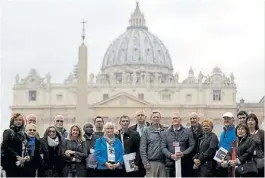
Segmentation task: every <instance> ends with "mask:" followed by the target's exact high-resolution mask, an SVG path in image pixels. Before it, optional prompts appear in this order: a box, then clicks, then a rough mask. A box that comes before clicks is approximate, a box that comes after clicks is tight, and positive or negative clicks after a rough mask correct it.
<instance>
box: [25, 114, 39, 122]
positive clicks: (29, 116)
mask: <svg viewBox="0 0 265 178" xmlns="http://www.w3.org/2000/svg"><path fill="white" fill-rule="evenodd" d="M31 117H35V119H36V121H37V116H36V115H35V114H29V115H27V117H26V120H27V121H28V120H29V118H31Z"/></svg>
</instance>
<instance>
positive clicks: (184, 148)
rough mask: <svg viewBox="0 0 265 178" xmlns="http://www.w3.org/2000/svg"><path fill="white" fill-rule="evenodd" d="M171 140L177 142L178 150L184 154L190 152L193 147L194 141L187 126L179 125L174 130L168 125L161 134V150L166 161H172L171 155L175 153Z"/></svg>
mask: <svg viewBox="0 0 265 178" xmlns="http://www.w3.org/2000/svg"><path fill="white" fill-rule="evenodd" d="M173 142H179V147H180V151H181V152H182V153H183V154H184V156H186V155H188V154H190V153H191V152H192V151H193V149H194V147H195V141H194V138H193V135H192V132H191V130H190V129H188V128H184V127H183V126H180V129H179V130H176V131H174V129H173V126H171V127H169V128H168V129H167V130H166V131H164V132H163V134H162V145H161V147H162V152H163V154H164V155H165V156H166V162H172V161H173V160H172V159H171V157H170V156H171V155H172V154H175V147H174V146H173Z"/></svg>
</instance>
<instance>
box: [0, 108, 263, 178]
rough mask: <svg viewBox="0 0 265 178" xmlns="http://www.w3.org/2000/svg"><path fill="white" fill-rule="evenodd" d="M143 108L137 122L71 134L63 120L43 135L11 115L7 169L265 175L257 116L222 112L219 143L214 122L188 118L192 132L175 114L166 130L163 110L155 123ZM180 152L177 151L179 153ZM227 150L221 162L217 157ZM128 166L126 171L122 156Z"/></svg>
mask: <svg viewBox="0 0 265 178" xmlns="http://www.w3.org/2000/svg"><path fill="white" fill-rule="evenodd" d="M146 118H147V115H146V114H145V112H144V111H143V110H141V111H137V112H136V115H135V119H136V120H137V123H136V124H135V125H132V126H130V122H131V119H130V118H129V117H128V116H126V115H122V116H121V117H120V119H119V124H120V126H121V128H120V129H119V130H115V125H114V124H113V123H112V122H107V123H105V121H104V119H103V118H102V117H100V116H97V117H96V118H95V119H94V123H93V124H92V123H86V124H84V126H83V128H81V126H79V125H77V124H74V125H72V126H71V127H70V129H69V133H68V132H67V131H66V129H65V128H64V126H63V122H64V118H63V116H62V115H57V116H56V117H55V118H54V122H55V124H54V125H53V126H49V127H48V128H47V129H46V131H45V133H44V135H43V137H40V135H39V133H38V131H37V125H36V121H37V117H36V116H35V115H34V114H31V115H29V116H27V117H26V119H25V120H24V117H23V115H22V114H20V113H15V114H13V116H12V118H11V120H10V128H9V129H6V130H5V131H4V133H3V141H2V144H1V166H2V169H3V170H5V172H6V176H7V177H36V176H38V177H145V176H146V177H175V174H176V168H175V163H176V161H178V160H181V168H180V169H181V176H182V177H231V176H234V177H264V131H263V130H262V129H259V123H258V118H257V117H256V115H255V114H253V113H252V114H249V115H248V114H247V112H245V111H240V112H239V113H238V114H237V119H238V124H237V125H236V124H235V122H236V118H234V116H233V114H232V113H230V112H226V113H224V114H223V116H222V118H223V122H224V129H223V131H222V133H221V135H220V138H219V139H218V136H217V135H216V134H215V133H214V132H213V127H214V126H213V123H212V121H211V120H210V119H205V120H203V121H201V122H200V118H199V116H198V114H197V113H195V112H193V113H191V114H190V124H191V127H190V128H185V127H184V126H183V125H182V124H181V117H180V115H179V114H178V113H173V114H172V117H171V121H172V125H171V126H170V127H164V126H163V125H162V124H161V121H162V117H161V113H160V112H159V111H153V112H152V113H151V116H150V123H149V122H147V121H146V120H147V119H146ZM176 146H178V147H179V148H180V149H179V151H177V152H176V151H175V147H176ZM220 150H226V152H225V153H223V154H222V156H221V157H220V160H219V161H218V160H216V159H214V158H215V157H216V155H217V153H218V152H219V151H220ZM132 153H133V154H134V155H135V158H134V159H133V160H130V161H131V162H130V163H131V165H132V166H133V171H128V169H127V167H126V166H125V159H124V157H125V156H126V155H129V154H132Z"/></svg>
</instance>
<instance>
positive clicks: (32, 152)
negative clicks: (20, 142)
mask: <svg viewBox="0 0 265 178" xmlns="http://www.w3.org/2000/svg"><path fill="white" fill-rule="evenodd" d="M25 131H26V134H27V136H28V143H27V145H26V149H25V154H24V159H23V160H21V161H17V162H16V164H17V165H20V166H22V167H24V171H23V172H24V175H25V176H27V177H36V170H37V169H40V167H41V156H40V153H41V152H40V149H41V143H40V141H39V140H38V139H37V138H36V133H37V126H36V125H35V124H32V123H31V124H28V125H27V126H26V129H25Z"/></svg>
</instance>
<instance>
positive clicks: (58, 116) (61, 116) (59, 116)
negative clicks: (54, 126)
mask: <svg viewBox="0 0 265 178" xmlns="http://www.w3.org/2000/svg"><path fill="white" fill-rule="evenodd" d="M57 118H62V119H63V120H64V117H63V115H60V114H58V115H56V116H55V117H54V120H56V119H57Z"/></svg>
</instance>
